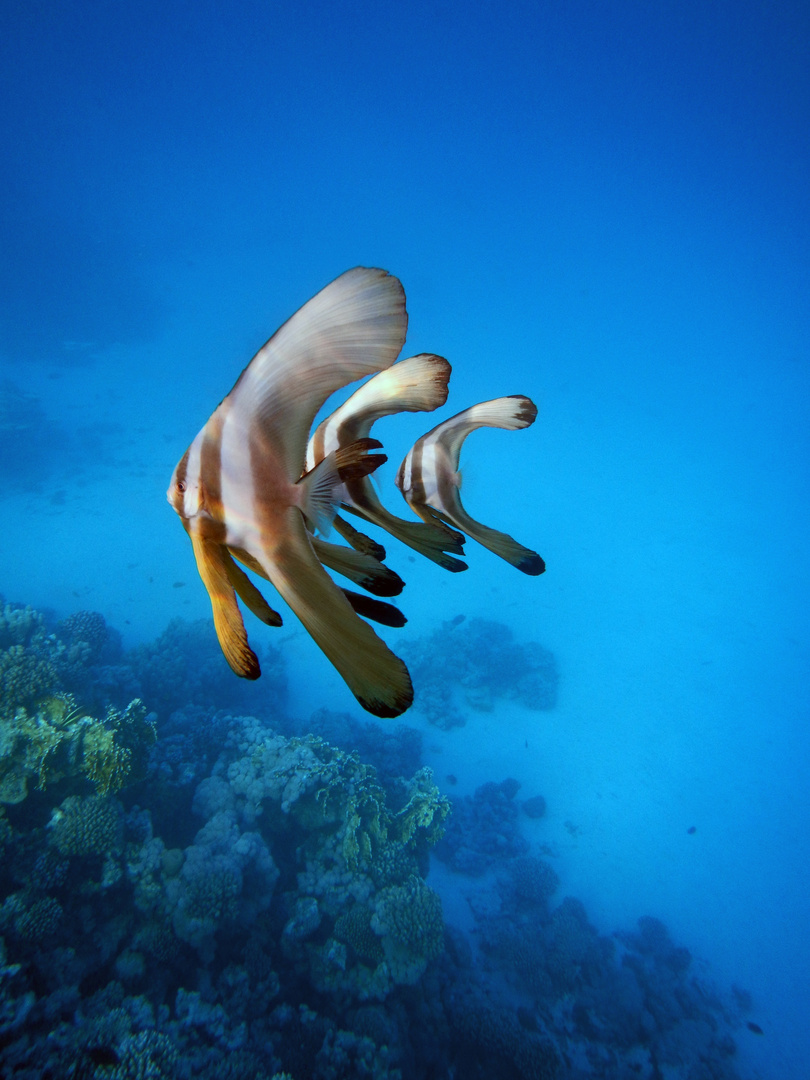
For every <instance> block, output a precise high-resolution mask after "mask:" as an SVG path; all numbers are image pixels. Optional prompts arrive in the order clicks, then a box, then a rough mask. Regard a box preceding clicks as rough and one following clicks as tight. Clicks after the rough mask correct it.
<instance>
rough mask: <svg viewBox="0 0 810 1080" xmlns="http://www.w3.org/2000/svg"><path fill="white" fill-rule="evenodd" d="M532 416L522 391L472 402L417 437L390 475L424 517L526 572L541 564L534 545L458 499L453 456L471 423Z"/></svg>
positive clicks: (511, 423)
mask: <svg viewBox="0 0 810 1080" xmlns="http://www.w3.org/2000/svg"><path fill="white" fill-rule="evenodd" d="M536 416H537V406H536V405H535V404H534V402H533V401H531V400H530V399H529V398H527V397H523V396H522V395H514V396H512V397H502V398H495V399H494V400H492V401H483V402H481V403H480V404H479V405H473V406H472V407H471V408H469V409H465V410H464V412H460V413H458V414H457V415H456V416H452V417H451V418H450V419H449V420H445V421H444V422H443V423H441V424H438V425H437V426H436V427H435V428H433V430H432V431H429V432H428V433H427V435H423V436H422V438H421V439H418V440H417V441H416V443H414V445H413V446H412V447H411V449H410V450H409V451H408V453H407V455H406V456H405V460H404V461H403V462H402V464H401V465H400V467H399V471H398V472H397V478H396V483H397V487H398V488H399V490H400V491H401V492H402V494H403V496H404V497H405V501H406V502H407V503H408V505H409V506H410V508H411V509H412V510H413V511H414V512H415V513H416V514H418V515H419V516H420V517H421V518H423V520H424V521H426V522H428V523H430V522H434V521H437V520H439V521H445V522H447V524H448V525H453V526H455V528H457V529H460V530H461V532H463V533H466V534H467V536H471V537H472V538H473V540H477V541H478V543H479V544H483V545H484V547H486V548H489V550H490V551H492V552H494V553H495V554H496V555H499V556H500V557H501V558H502V559H506V561H507V562H508V563H511V564H512V566H516V567H517V568H518V570H522V571H523V573H524V574H532V575H536V574H542V573H543V571H544V570H545V568H546V564H545V563H544V562H543V560H542V559H541V558H540V556H539V555H538V554H537V552H536V551H531V550H530V549H529V548H526V547H523V545H522V544H519V543H518V542H517V541H516V540H513V539H512V537H511V536H509V535H507V533H503V532H498V530H497V529H490V528H488V527H487V526H486V525H482V524H481V523H480V522H478V521H476V520H475V519H474V518H471V517H470V515H469V514H468V513H467V511H466V510H465V509H464V507H463V506H462V505H461V495H460V493H459V492H460V488H461V475H460V474H459V471H458V459H459V454H460V453H461V446H462V443H463V442H464V440H465V439H466V438H467V436H468V435H469V434H470V432H471V431H475V429H476V428H480V427H494V428H506V429H507V430H509V431H515V430H517V429H519V428H526V427H529V426H530V425H531V424H533V423H534V420H535V417H536Z"/></svg>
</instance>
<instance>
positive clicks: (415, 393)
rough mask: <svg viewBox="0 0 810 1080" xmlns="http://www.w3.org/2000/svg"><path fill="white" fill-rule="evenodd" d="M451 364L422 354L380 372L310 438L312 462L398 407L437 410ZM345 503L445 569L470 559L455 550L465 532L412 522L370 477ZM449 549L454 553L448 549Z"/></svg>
mask: <svg viewBox="0 0 810 1080" xmlns="http://www.w3.org/2000/svg"><path fill="white" fill-rule="evenodd" d="M450 371H451V368H450V364H449V363H448V362H447V360H445V359H444V357H443V356H436V355H435V354H433V353H420V354H419V355H418V356H411V357H409V358H408V359H407V360H400V362H399V363H398V364H394V366H393V367H390V368H388V369H386V370H385V371H382V372H380V373H379V374H378V375H375V376H374V377H373V378H371V379H369V380H368V382H365V383H363V385H362V386H361V387H360V388H359V390H355V392H354V393H353V394H352V395H351V397H350V398H348V399H347V400H346V401H345V402H344V403H343V404H342V405H341V406H340V407H339V408H337V409H336V410H335V411H334V412H333V413H332V414H331V416H328V417H327V418H326V419H325V420H324V421H323V423H321V424H319V425H318V427H317V429H316V430H315V432H314V433H313V435H312V438H311V439H310V440H309V446H308V448H307V467H308V468H310V469H312V468H314V467H315V465H316V464H317V463H318V462H319V461H321V459H322V458H324V457H326V456H327V454H329V453H331V452H332V451H334V450H336V449H338V448H340V447H343V446H348V445H350V444H351V443H352V442H354V441H356V440H357V439H361V438H364V437H367V436H368V435H369V433H370V431H371V426H372V424H373V423H374V422H375V421H376V420H379V419H381V418H382V417H383V416H391V415H392V414H393V413H397V412H433V411H434V410H435V409H438V408H439V407H440V406H441V405H444V403H445V402H446V401H447V384H448V381H449V379H450ZM343 506H344V507H345V508H346V509H347V510H350V511H351V512H352V513H354V514H357V515H358V516H359V517H362V518H365V520H366V521H370V522H371V523H372V524H374V525H378V526H380V527H381V528H383V529H385V530H386V531H387V532H389V533H390V534H391V535H392V536H394V537H396V538H397V539H398V540H401V541H402V543H403V544H407V545H408V546H409V547H411V548H413V549H414V550H416V551H418V552H420V554H422V555H425V556H427V558H429V559H432V560H433V562H435V563H438V564H439V566H443V567H444V568H445V569H446V570H452V571H458V570H466V569H467V564H466V563H464V562H461V560H460V559H456V558H453V557H452V555H463V554H464V547H463V545H464V537H463V536H461V535H459V533H457V532H456V531H455V530H454V529H450V528H448V527H447V525H445V524H444V523H443V522H441V521H438V520H433V521H430V522H425V521H407V520H406V519H405V518H401V517H396V516H395V515H394V514H392V513H390V512H389V511H388V510H386V508H385V507H384V506H383V504H382V503H381V502H380V499H379V496H378V495H377V492H376V491H375V489H374V485H373V484H372V483H371V480H370V478H369V477H368V476H367V475H366V476H361V477H359V478H358V479H357V480H354V481H350V482H348V483H347V484H346V488H345V493H344V497H343ZM347 524H348V523H346V522H342V521H341V520H340V519H336V520H335V528H336V529H337V530H338V532H340V533H341V534H342V535H343V536H344V539H346V540H347V541H348V542H349V543H350V544H352V545H355V546H359V548H360V550H365V551H368V553H369V554H373V555H375V556H376V557H377V558H378V559H379V558H384V556H385V552H384V551H382V553H381V552H380V551H379V550H375V549H371V550H369V548H368V545H369V544H373V541H370V540H369V538H368V537H366V536H363V534H362V533H360V534H358V533H357V531H356V530H355V529H352V528H351V526H349V528H348V529H345V528H344V525H347ZM448 552H450V553H452V554H448Z"/></svg>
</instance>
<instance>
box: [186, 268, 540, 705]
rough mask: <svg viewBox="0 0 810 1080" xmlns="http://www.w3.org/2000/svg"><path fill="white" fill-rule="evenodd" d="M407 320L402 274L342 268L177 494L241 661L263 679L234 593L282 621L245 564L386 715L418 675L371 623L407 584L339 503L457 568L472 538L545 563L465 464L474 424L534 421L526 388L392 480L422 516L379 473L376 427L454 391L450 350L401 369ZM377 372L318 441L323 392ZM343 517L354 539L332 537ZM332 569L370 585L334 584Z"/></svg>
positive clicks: (273, 621) (530, 565) (234, 663)
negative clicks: (470, 500)
mask: <svg viewBox="0 0 810 1080" xmlns="http://www.w3.org/2000/svg"><path fill="white" fill-rule="evenodd" d="M407 322H408V316H407V313H406V310H405V293H404V291H403V288H402V285H401V284H400V282H399V281H398V280H397V278H395V277H393V276H392V275H391V274H388V273H387V272H386V271H384V270H379V269H374V268H366V267H356V268H355V269H354V270H348V271H347V272H346V273H344V274H341V276H340V277H338V278H336V279H335V280H334V281H333V282H331V284H329V285H327V286H326V287H325V288H324V289H322V290H321V291H320V292H319V293H317V295H316V296H314V297H313V298H312V299H311V300H310V301H308V303H306V304H304V306H303V307H302V308H300V309H299V310H298V311H297V312H296V313H295V314H294V315H293V316H292V317H291V318H290V319H288V320H287V322H286V323H284V325H283V326H282V327H281V328H280V329H279V330H277V331H276V333H275V334H274V335H273V337H271V338H270V340H269V341H268V342H267V343H266V344H265V345H264V346H263V347H262V348H261V349H260V350H259V352H258V353H257V354H256V355H255V356H254V357H253V359H252V360H251V362H250V363H249V364H248V366H247V367H246V368H245V369H244V371H243V372H242V374H241V375H240V376H239V378H238V379H237V381H236V383H235V385H234V387H233V389H232V390H231V392H230V393H229V394H228V395H227V397H225V398H224V400H223V401H222V402H221V403H220V405H218V406H217V408H216V409H215V411H214V412H213V413H212V415H211V417H210V418H209V420H208V421H207V423H206V424H205V426H204V427H203V428H202V430H201V431H200V432H199V433H198V434H197V436H196V438H195V439H194V440H193V442H192V443H191V445H190V446H189V448H188V450H186V452H185V454H184V455H183V457H182V458H181V459H180V461H179V463H178V464H177V466H176V468H175V470H174V473H173V475H172V479H171V484H170V485H169V490H168V492H167V496H168V499H169V502H170V504H171V506H172V507H173V509H174V510H175V511H176V513H177V514H178V516H179V517H180V520H181V521H182V523H183V526H184V528H185V530H186V532H187V533H188V536H189V538H190V540H191V545H192V549H193V551H194V556H195V559H196V562H197V569H198V571H199V573H200V577H201V578H202V580H203V583H204V585H205V587H206V589H207V591H208V595H209V598H210V600H211V607H212V611H213V617H214V626H215V629H216V632H217V637H218V639H219V643H220V646H221V648H222V651H223V653H224V655H225V658H226V659H227V661H228V663H229V664H230V666H231V668H232V669H233V671H234V672H235V673H236V674H237V675H240V676H242V677H243V678H247V679H256V678H258V677H259V675H260V674H261V671H260V667H259V662H258V659H257V658H256V655H255V653H254V652H253V650H252V649H251V648H250V645H249V643H248V639H247V632H246V630H245V626H244V623H243V621H242V614H241V611H240V609H239V604H238V601H237V598H239V599H241V600H242V602H243V603H244V604H245V605H246V606H247V607H248V608H249V610H250V611H252V612H253V614H254V615H255V616H256V617H257V618H258V619H259V620H260V621H262V622H264V623H265V624H267V625H268V626H280V625H281V616H280V615H279V614H278V613H277V612H276V611H274V610H273V608H271V607H270V605H269V604H268V603H267V601H266V600H265V598H264V596H263V595H262V594H261V592H260V591H259V590H258V588H257V587H256V585H255V584H254V583H253V581H252V580H251V578H249V577H248V575H247V574H246V573H245V571H244V570H243V569H242V566H244V567H246V568H247V569H248V570H250V571H252V572H253V573H255V574H256V575H258V576H259V577H261V578H263V579H265V580H267V581H269V582H271V584H272V585H274V586H275V588H276V589H277V590H278V592H279V593H280V594H281V596H282V597H283V598H284V600H285V601H286V602H287V604H288V605H289V606H290V608H292V610H293V611H294V612H295V614H296V615H297V616H298V618H299V619H300V620H301V622H302V623H303V624H304V626H305V627H306V629H307V631H308V632H309V633H310V634H311V635H312V637H313V639H314V640H315V642H316V643H317V644H318V646H319V647H320V648H321V649H322V651H323V652H324V653H325V655H326V656H327V657H328V659H329V660H330V661H331V662H332V664H334V666H335V668H336V669H337V671H338V672H339V673H340V675H341V676H342V678H343V679H344V680H345V682H346V684H347V686H348V687H349V689H350V690H351V691H352V693H353V694H354V695H355V697H356V698H357V700H358V701H359V703H360V704H361V705H362V706H363V708H364V709H367V710H368V711H369V712H371V713H373V714H374V715H376V716H390V717H393V716H399V715H400V714H401V713H403V712H404V711H405V710H406V709H407V708H408V707H409V706H410V704H411V702H412V700H413V688H412V685H411V679H410V675H409V673H408V669H407V668H406V666H405V664H404V663H403V662H402V660H400V659H399V657H397V656H396V655H395V654H394V653H393V652H392V651H391V650H390V649H389V648H388V646H387V645H386V644H385V642H383V641H382V639H381V638H379V637H378V636H377V634H376V633H375V632H374V630H373V629H372V628H371V627H370V626H369V624H368V623H367V622H366V621H365V619H370V620H372V621H375V622H379V623H383V624H386V625H389V626H401V625H402V624H403V623H404V622H405V619H404V616H402V614H401V612H399V610H398V609H397V608H396V607H394V606H393V605H392V604H390V603H388V602H387V601H386V600H381V599H377V597H391V596H395V595H397V594H398V593H399V592H400V591H401V589H402V587H403V584H404V583H403V581H402V579H401V578H400V577H399V575H398V574H396V573H395V572H394V571H393V570H391V569H390V568H389V567H387V566H385V564H384V563H383V559H384V558H385V550H384V548H383V547H382V546H381V545H380V544H378V543H376V541H374V540H372V539H371V538H369V537H367V536H365V535H364V534H363V533H361V532H360V531H359V530H357V529H355V528H354V526H352V525H350V524H349V523H348V522H347V521H345V520H344V519H343V518H342V517H339V516H338V510H339V509H340V508H341V507H342V508H343V509H345V510H347V511H349V512H350V513H352V514H354V515H355V516H358V517H360V518H362V519H363V520H365V521H368V522H371V523H373V524H374V525H377V526H378V527H381V528H383V529H385V530H386V531H388V532H389V533H391V535H393V536H395V537H396V538H397V539H399V540H401V541H402V542H404V543H406V544H408V545H409V546H410V547H412V548H413V549H415V550H416V551H418V552H420V554H423V555H425V556H426V557H427V558H429V559H432V560H433V561H434V562H436V563H437V564H438V565H440V566H443V567H444V568H445V569H447V570H450V571H452V572H456V571H458V570H466V569H467V566H466V563H463V562H461V561H460V559H459V558H458V556H459V555H461V554H463V544H464V540H465V537H464V533H465V532H466V533H467V534H468V535H470V536H473V537H474V538H475V539H476V540H478V541H479V542H480V543H483V544H484V545H485V546H487V547H489V548H490V549H491V550H493V551H494V552H495V553H496V554H498V555H500V556H501V557H502V558H505V559H507V560H508V561H509V562H511V563H513V565H515V566H517V567H518V569H520V570H523V571H524V572H525V573H528V574H539V573H542V571H543V570H544V569H545V564H544V563H543V561H542V559H541V558H540V556H539V555H537V554H536V553H535V552H533V551H530V550H529V549H528V548H524V547H522V546H521V545H519V544H517V543H516V542H515V541H514V540H512V538H511V537H508V536H506V534H504V533H498V532H496V531H495V530H492V529H488V528H487V527H486V526H482V525H480V524H479V523H478V522H476V521H474V520H473V519H472V518H471V517H469V515H468V514H466V512H465V511H464V509H463V507H462V506H461V502H460V499H459V497H458V484H459V480H458V477H457V476H456V474H455V470H456V467H457V465H458V452H459V449H460V447H461V443H462V442H463V441H464V439H465V438H466V436H467V434H469V432H470V431H472V430H474V428H476V427H481V426H492V427H504V428H519V427H527V426H528V425H529V424H531V423H532V422H533V420H534V417H535V416H536V413H537V410H536V408H535V406H534V404H533V403H532V402H531V401H530V400H529V399H528V398H525V397H514V398H502V399H497V400H495V401H492V402H484V403H483V404H481V405H477V406H473V407H472V408H471V409H468V410H466V412H464V413H460V414H458V416H456V417H454V418H452V419H451V420H449V421H445V423H444V424H441V425H439V426H438V427H436V428H434V429H433V431H431V432H429V433H428V435H426V436H424V437H423V439H422V440H420V441H419V442H418V443H417V444H416V446H415V447H414V448H413V450H412V451H411V452H410V454H409V456H408V458H406V461H405V462H404V463H403V466H402V467H401V469H400V476H399V477H398V478H397V482H398V484H399V486H400V489H401V490H402V492H403V494H404V495H405V497H406V500H407V501H408V503H409V504H410V505H411V507H412V509H414V510H415V511H416V513H417V515H418V516H419V518H421V520H420V521H406V520H405V519H402V518H398V517H396V516H395V515H393V514H390V513H389V512H388V511H387V510H386V509H385V508H384V507H383V505H382V502H381V501H380V499H379V497H378V496H377V493H376V492H375V490H374V488H373V487H372V486H371V484H370V483H369V481H368V477H369V475H370V474H371V473H372V472H373V471H374V470H375V469H377V468H378V467H379V466H380V465H381V464H382V463H383V462H384V461H385V460H386V457H385V455H384V454H381V453H376V452H374V451H378V450H379V449H380V448H381V445H382V444H381V443H379V442H378V441H377V440H376V439H373V438H371V437H370V435H369V432H370V430H371V426H372V424H373V423H374V422H375V421H376V420H377V419H380V418H382V417H384V416H388V415H390V414H392V413H396V412H417V411H433V410H434V409H436V408H438V407H439V406H440V405H443V404H444V402H445V400H446V397H447V384H448V380H449V377H450V365H449V364H448V362H447V361H446V360H445V359H444V358H443V357H440V356H436V355H434V354H432V353H428V354H420V355H419V356H416V357H411V358H409V359H408V360H403V361H400V362H399V363H397V364H395V361H396V359H397V356H398V355H399V353H400V350H401V349H402V346H403V344H404V342H405V333H406V329H407ZM367 376H371V378H370V379H368V381H367V382H365V383H364V384H363V385H362V386H361V388H360V389H359V390H358V391H356V392H355V394H353V395H352V397H350V398H349V399H348V400H347V401H346V402H345V403H344V404H343V405H342V406H341V407H340V408H339V409H338V410H337V411H336V412H335V413H333V414H332V416H331V417H329V418H327V420H325V421H324V422H323V423H322V424H320V425H319V427H318V429H317V431H316V432H314V433H313V435H312V438H311V439H310V431H311V428H312V425H313V423H314V420H315V416H316V415H317V413H318V412H319V410H320V409H321V407H322V406H323V404H324V402H325V401H326V400H327V398H328V397H329V396H330V395H331V394H332V393H334V392H335V391H337V390H340V389H341V388H343V387H345V386H347V385H348V384H349V383H352V382H355V381H356V380H359V379H363V378H365V377H367ZM417 459H418V465H417ZM333 523H334V525H335V528H336V530H337V531H338V533H339V534H340V535H341V536H342V537H343V538H344V539H345V540H346V541H347V543H348V545H349V546H348V547H346V546H345V545H339V544H334V543H329V542H327V541H326V540H325V538H324V537H325V536H326V534H327V533H328V532H329V530H330V527H331V526H332V524H333ZM316 533H318V534H319V535H315V534H316ZM240 563H241V564H242V566H240V565H239V564H240ZM326 568H329V569H330V570H332V571H333V572H336V573H339V574H341V575H342V576H344V577H346V578H348V579H349V580H350V581H351V582H353V583H354V584H356V585H359V586H360V587H361V588H363V589H364V590H365V591H366V592H369V593H372V594H373V595H372V596H365V595H363V594H360V593H357V592H354V591H352V590H349V589H342V588H339V587H338V586H337V585H336V584H335V582H334V581H333V580H332V578H331V577H330V576H329V574H328V573H327V570H326ZM361 616H363V617H362V618H361Z"/></svg>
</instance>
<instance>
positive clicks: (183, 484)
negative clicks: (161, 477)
mask: <svg viewBox="0 0 810 1080" xmlns="http://www.w3.org/2000/svg"><path fill="white" fill-rule="evenodd" d="M177 490H178V491H179V492H180V493H181V494H182V493H183V492H184V491H185V490H186V482H185V480H178V481H177Z"/></svg>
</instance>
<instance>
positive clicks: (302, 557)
mask: <svg viewBox="0 0 810 1080" xmlns="http://www.w3.org/2000/svg"><path fill="white" fill-rule="evenodd" d="M265 559H266V562H265ZM262 562H265V569H266V572H267V575H268V577H269V578H270V580H271V581H272V582H273V584H274V585H275V587H276V588H277V589H278V591H279V592H280V593H281V595H282V596H283V598H284V599H285V600H286V602H287V603H288V604H289V605H290V607H291V608H292V609H293V611H294V612H295V613H296V615H297V616H298V618H299V619H300V620H301V622H302V623H303V624H304V626H305V627H306V629H307V630H308V631H309V633H310V634H311V635H312V637H313V639H314V640H315V642H316V644H317V645H318V646H319V647H320V648H321V650H322V651H323V652H324V654H325V655H326V656H327V658H328V659H329V660H330V661H331V662H332V664H334V666H335V668H336V669H337V670H338V672H339V673H340V675H341V676H342V678H343V679H344V680H345V682H346V685H347V686H348V687H349V689H350V690H351V691H352V693H353V694H354V696H355V697H356V698H357V700H358V701H359V702H360V704H361V705H362V706H363V708H364V709H366V710H367V711H368V712H370V713H372V714H373V715H375V716H385V717H393V716H399V715H400V714H401V713H403V712H405V710H406V709H407V708H409V706H410V705H411V702H412V701H413V687H412V685H411V678H410V675H409V674H408V669H407V667H406V666H405V664H404V663H403V662H402V660H400V659H399V657H398V656H395V655H394V653H392V652H391V650H390V649H389V648H388V646H387V645H386V644H385V642H384V641H382V639H381V638H379V637H377V635H376V634H375V633H374V631H373V630H372V629H371V627H370V626H369V625H368V624H367V623H365V622H363V620H362V619H361V618H360V617H359V616H358V615H357V614H356V613H355V611H354V609H353V608H352V606H351V604H350V603H349V601H348V600H347V599H346V597H345V596H344V595H343V593H342V592H341V590H340V589H339V588H338V587H337V585H335V583H334V582H333V581H332V579H331V578H330V577H329V575H328V574H327V572H326V571H325V570H324V568H323V567H322V566H321V564H320V563H319V562H318V559H317V558H316V556H315V552H314V549H313V547H312V544H311V543H310V541H309V537H308V536H307V531H306V527H305V525H304V521H303V518H302V517H301V515H300V513H299V512H298V510H297V509H295V508H294V507H293V508H291V509H290V511H289V512H288V514H287V515H286V518H285V527H284V528H283V529H282V530H281V531H280V534H279V535H278V536H277V537H276V539H275V542H274V545H273V549H272V552H267V553H266V556H265V558H263V559H262Z"/></svg>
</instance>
